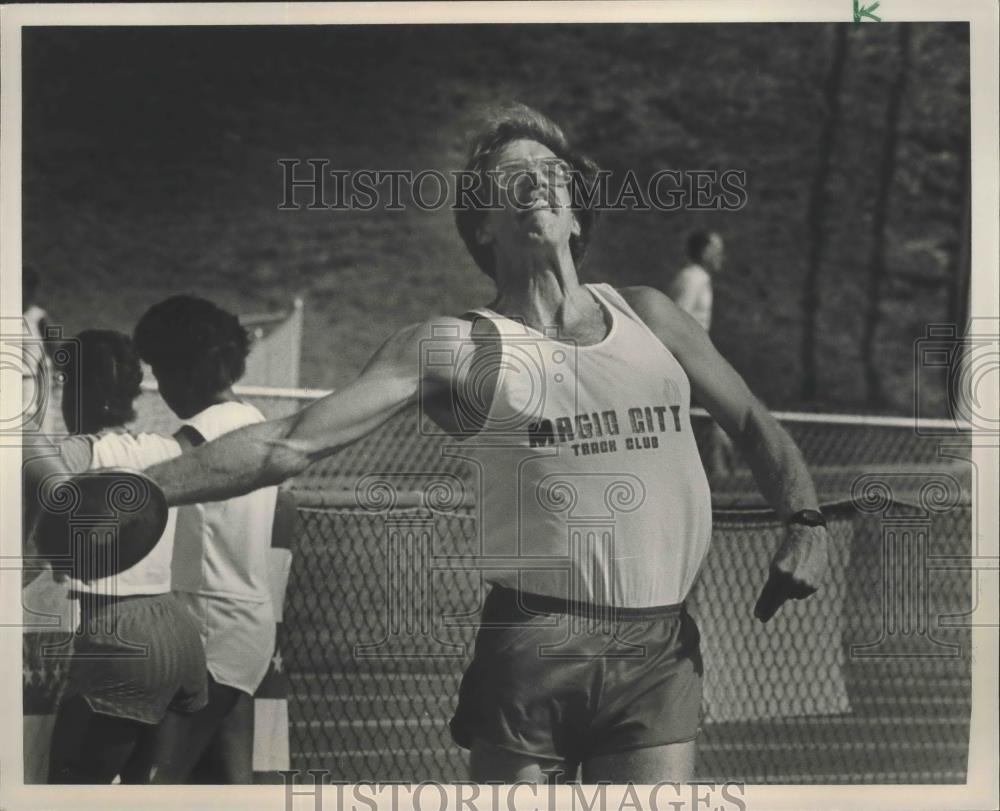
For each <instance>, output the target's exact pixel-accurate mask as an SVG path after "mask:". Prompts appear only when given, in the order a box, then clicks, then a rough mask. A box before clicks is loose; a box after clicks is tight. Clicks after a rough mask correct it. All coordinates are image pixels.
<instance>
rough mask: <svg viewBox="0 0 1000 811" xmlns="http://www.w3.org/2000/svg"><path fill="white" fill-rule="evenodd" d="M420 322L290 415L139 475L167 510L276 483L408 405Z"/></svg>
mask: <svg viewBox="0 0 1000 811" xmlns="http://www.w3.org/2000/svg"><path fill="white" fill-rule="evenodd" d="M425 332H426V329H425V325H423V324H418V325H414V326H412V327H407V328H406V329H403V330H401V331H400V332H398V333H396V334H395V335H393V336H392V337H391V338H389V340H388V341H386V343H385V344H383V345H382V347H381V349H379V350H378V352H377V353H376V354H375V355H374V357H373V358H372V359H371V361H369V363H368V365H367V366H366V367H365V368H364V370H363V371H362V372H361V374H360V375H359V376H358V378H357V379H355V380H354V381H352V382H351V383H350V384H349V385H347V386H345V387H344V388H343V389H340V390H338V391H336V392H334V393H333V394H330V395H328V396H326V397H324V398H323V399H321V400H317V401H316V402H314V403H311V404H310V405H309V406H307V407H306V408H304V409H302V410H301V411H299V412H298V413H297V414H293V415H291V416H289V417H283V418H281V419H276V420H269V421H268V422H262V423H258V424H256V425H250V426H247V427H245V428H241V429H239V430H237V431H233V432H231V433H228V434H226V435H224V436H222V437H219V438H218V439H216V440H214V441H213V442H208V443H206V444H205V445H202V446H200V447H198V448H196V449H194V450H192V451H190V452H188V453H185V454H183V455H182V456H179V457H177V458H175V459H172V460H170V461H169V462H164V463H162V464H159V465H156V466H154V467H151V468H148V469H147V470H146V473H147V475H149V476H150V477H151V478H152V479H153V480H154V481H155V482H157V483H158V484H159V485H160V487H162V488H163V491H164V493H165V495H166V497H167V503H168V504H170V505H177V504H192V503H198V502H202V501H219V500H223V499H227V498H232V497H234V496H238V495H243V494H245V493H249V492H251V491H253V490H256V489H258V488H261V487H268V486H271V485H276V484H280V483H281V482H283V481H285V480H286V479H289V478H291V477H292V476H294V475H296V474H298V473H301V472H302V471H303V470H304V469H305V468H306V467H308V466H309V465H310V464H312V463H313V462H315V461H316V460H317V459H321V458H323V457H324V456H327V455H329V454H331V453H333V452H334V451H335V450H337V449H338V448H342V447H344V446H345V445H349V444H350V443H352V442H354V441H356V440H358V439H360V438H361V437H363V436H364V435H365V434H367V433H369V432H370V431H372V430H374V429H375V428H377V427H378V426H379V425H381V424H382V423H383V422H385V421H386V420H387V419H389V417H391V416H392V415H393V414H396V413H397V412H399V411H400V410H401V409H402V408H404V407H405V406H407V405H409V404H411V403H413V402H415V400H416V397H417V394H418V391H419V390H420V388H421V387H420V362H419V361H420V358H419V351H420V350H419V342H420V338H421V336H423V335H424V334H425Z"/></svg>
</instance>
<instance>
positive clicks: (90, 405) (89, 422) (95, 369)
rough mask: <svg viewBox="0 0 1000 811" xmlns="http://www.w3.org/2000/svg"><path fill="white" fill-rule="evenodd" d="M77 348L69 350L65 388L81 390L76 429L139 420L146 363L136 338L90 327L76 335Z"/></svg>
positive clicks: (91, 429)
mask: <svg viewBox="0 0 1000 811" xmlns="http://www.w3.org/2000/svg"><path fill="white" fill-rule="evenodd" d="M76 344H77V351H76V352H74V353H68V358H69V362H68V363H67V365H66V366H65V367H64V372H65V374H66V378H65V381H64V385H63V390H64V391H66V392H68V393H70V394H72V393H73V392H79V399H78V400H77V413H78V415H79V419H78V425H77V426H76V429H77V430H78V431H81V432H83V433H94V432H96V431H100V430H101V429H102V428H111V427H114V426H118V425H124V424H125V423H127V422H131V421H132V420H134V419H135V408H134V407H133V403H134V402H135V398H136V397H138V396H139V387H140V384H141V383H142V365H141V364H140V363H139V355H138V353H137V352H136V351H135V346H134V345H133V344H132V339H131V338H129V337H128V336H127V335H124V334H122V333H120V332H113V331H112V330H104V329H87V330H84V331H83V332H81V333H80V334H79V335H77V336H76Z"/></svg>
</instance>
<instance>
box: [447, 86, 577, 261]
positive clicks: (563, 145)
mask: <svg viewBox="0 0 1000 811" xmlns="http://www.w3.org/2000/svg"><path fill="white" fill-rule="evenodd" d="M484 119H485V123H484V125H483V126H482V128H481V129H480V131H479V132H478V133H477V134H476V135H474V136H473V137H472V138H471V143H470V147H469V158H468V161H467V162H466V164H465V171H466V172H475V173H476V174H478V175H479V178H480V180H479V184H478V187H477V188H473V189H472V192H471V194H469V195H468V196H466V197H465V198H464V199H462V200H457V201H456V203H457V205H456V209H455V225H456V226H457V227H458V233H459V234H460V235H461V237H462V241H463V242H465V247H466V248H468V250H469V253H470V254H472V258H473V259H474V260H475V261H476V264H477V265H479V267H480V269H481V270H482V271H483V272H484V273H485V274H486V275H487V276H489V277H490V278H491V279H494V280H495V279H496V267H495V264H494V256H493V246H492V245H481V244H480V243H479V242H478V240H477V239H476V231H477V229H478V228H479V225H480V223H481V222H482V219H483V217H484V216H485V211H484V210H483V208H481V207H480V206H478V205H477V202H479V203H482V201H483V198H482V197H481V196H480V195H479V194H478V192H480V191H482V190H483V189H484V187H488V186H487V184H488V183H489V182H490V181H489V180H488V179H487V176H486V175H485V174H484V173H485V172H486V171H488V170H489V169H490V168H492V164H493V163H494V161H495V159H496V156H497V155H498V154H499V152H500V150H501V149H503V148H504V146H506V145H507V144H509V143H511V142H512V141H519V140H522V139H523V140H529V141H536V142H537V143H540V144H542V145H543V146H546V147H548V148H549V149H551V150H552V153H553V154H554V155H555V156H556V157H558V158H561V159H562V160H564V161H566V162H567V163H568V164H569V165H570V167H571V169H572V178H571V181H570V199H571V200H572V201H573V202H574V203H576V202H577V201H579V200H582V199H586V197H585V196H581V195H580V194H579V192H578V184H580V183H581V181H583V182H585V183H586V184H587V185H588V186H590V185H591V184H592V183H593V181H594V178H595V177H596V176H597V164H595V163H594V162H593V161H592V160H590V159H589V158H587V157H585V156H583V155H581V154H579V153H578V152H576V151H574V150H573V149H572V148H571V147H570V145H569V142H568V141H567V140H566V136H565V135H564V134H563V131H562V130H561V129H560V128H559V127H558V126H557V125H556V124H555V123H554V122H552V121H550V120H549V119H548V118H546V117H545V116H544V115H542V114H541V113H539V112H537V111H536V110H533V109H531V108H530V107H528V106H527V105H524V104H520V103H512V104H507V105H504V106H502V107H498V108H495V109H492V110H490V111H488V112H487V113H486V114H485V115H484ZM485 199H486V200H487V201H488V200H490V199H491V196H490V194H487V195H486V196H485ZM575 214H576V218H577V220H578V221H579V223H580V235H579V236H577V235H573V236H571V237H570V241H569V247H570V251H571V253H572V255H573V262H574V263H575V264H576V266H577V267H579V266H580V263H581V262H582V261H583V257H584V254H585V253H586V252H587V245H588V244H589V242H590V236H591V232H592V230H593V227H594V225H595V223H596V221H597V210H596V209H595V208H593V207H592V206H589V205H586V206H579V207H577V208H576V209H575Z"/></svg>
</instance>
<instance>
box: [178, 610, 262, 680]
mask: <svg viewBox="0 0 1000 811" xmlns="http://www.w3.org/2000/svg"><path fill="white" fill-rule="evenodd" d="M175 593H176V595H177V598H178V599H179V600H180V601H181V603H182V604H183V605H185V606H186V607H187V609H188V611H189V613H190V615H191V617H193V618H194V622H195V625H196V626H197V627H198V631H199V632H200V633H201V641H202V644H203V645H204V648H205V660H206V661H207V662H208V672H209V673H211V674H212V678H213V679H215V680H216V681H217V682H218V683H219V684H224V685H226V686H227V687H235V688H236V689H237V690H242V691H243V692H244V693H249V694H250V695H253V694H254V693H255V692H256V691H257V688H258V687H259V686H260V683H261V682H262V681H263V680H264V676H266V675H267V671H268V667H269V666H270V664H271V659H272V657H273V656H274V643H275V637H276V634H277V623H276V620H275V618H274V607H273V606H272V604H271V601H270V599H268V600H267V601H266V602H253V601H250V600H238V599H235V598H231V597H216V596H211V595H205V594H192V593H189V592H182V591H179V592H175Z"/></svg>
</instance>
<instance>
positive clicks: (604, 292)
mask: <svg viewBox="0 0 1000 811" xmlns="http://www.w3.org/2000/svg"><path fill="white" fill-rule="evenodd" d="M598 288H599V289H598ZM592 289H594V290H595V291H596V292H597V293H598V294H599V295H601V296H602V297H603V299H604V301H606V302H607V303H608V305H609V306H610V305H614V306H615V307H617V308H618V310H619V311H620V312H621V313H622V315H624V316H626V317H627V318H629V319H631V320H632V321H634V322H635V323H636V324H638V325H639V327H640V328H641V329H642V330H644V331H645V333H646V335H648V336H649V337H650V338H651V339H652V340H654V341H655V342H656V345H657V346H659V347H660V348H662V349H663V350H664V351H666V352H667V354H669V355H670V357H672V358H674V359H675V360H676V357H675V356H674V353H673V352H671V351H670V347H668V346H667V345H666V344H665V343H663V341H662V340H660V336H658V335H657V334H656V333H655V332H653V330H651V329H650V328H649V324H647V323H646V322H645V321H644V320H643V319H642V317H641V316H640V315H639V314H638V313H637V312H636V311H635V310H633V309H632V305H631V304H629V303H628V300H627V299H626V298H625V296H623V295H622V294H621V293H619V292H618V291H617V290H616V289H615V288H614V287H612V286H611V285H610V284H608V283H607V282H602V283H601V284H595V285H592Z"/></svg>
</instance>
